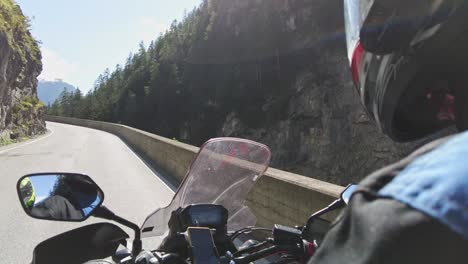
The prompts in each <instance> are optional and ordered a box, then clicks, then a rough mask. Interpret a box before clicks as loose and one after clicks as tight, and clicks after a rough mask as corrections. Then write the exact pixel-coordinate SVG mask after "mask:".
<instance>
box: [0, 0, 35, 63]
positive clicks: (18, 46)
mask: <svg viewBox="0 0 468 264" xmlns="http://www.w3.org/2000/svg"><path fill="white" fill-rule="evenodd" d="M29 27H30V25H29V20H28V19H27V18H26V17H25V16H24V15H23V13H22V12H21V9H20V8H19V7H18V5H17V4H16V3H14V2H13V0H0V35H4V36H5V37H6V40H7V42H8V43H7V44H8V45H9V46H10V47H12V49H13V56H14V59H19V60H20V61H21V62H22V63H27V61H29V60H31V61H33V62H34V63H36V64H40V63H41V52H40V50H39V46H38V45H37V42H36V40H35V39H34V38H33V37H32V36H31V34H30V33H29Z"/></svg>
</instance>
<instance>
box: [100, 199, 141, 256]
mask: <svg viewBox="0 0 468 264" xmlns="http://www.w3.org/2000/svg"><path fill="white" fill-rule="evenodd" d="M93 216H94V217H99V218H104V219H107V220H112V221H115V222H117V223H119V224H122V225H124V226H127V227H130V228H131V229H133V230H134V231H135V239H134V240H133V246H132V255H133V256H134V257H136V256H137V255H138V254H139V253H140V251H141V250H142V242H141V230H140V227H139V226H138V225H136V224H134V223H132V222H130V221H128V220H126V219H123V218H122V217H120V216H118V215H116V214H114V213H113V212H112V211H111V210H109V209H108V208H107V207H105V206H103V205H102V206H100V207H99V208H97V209H96V210H95V211H94V212H93Z"/></svg>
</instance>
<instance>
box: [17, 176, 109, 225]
mask: <svg viewBox="0 0 468 264" xmlns="http://www.w3.org/2000/svg"><path fill="white" fill-rule="evenodd" d="M17 189H18V195H19V198H20V202H21V204H22V206H23V208H24V210H25V212H26V213H27V214H28V215H30V216H32V217H34V218H39V219H48V220H60V221H83V220H85V219H86V218H88V217H89V216H90V215H91V214H92V213H93V211H94V210H95V209H96V208H98V207H99V206H100V205H101V204H102V202H103V200H104V194H103V192H102V190H101V189H100V188H99V186H97V184H96V183H95V182H94V181H93V180H91V178H90V177H89V176H86V175H81V174H68V173H47V174H31V175H26V176H24V177H22V178H21V179H20V180H19V181H18V185H17Z"/></svg>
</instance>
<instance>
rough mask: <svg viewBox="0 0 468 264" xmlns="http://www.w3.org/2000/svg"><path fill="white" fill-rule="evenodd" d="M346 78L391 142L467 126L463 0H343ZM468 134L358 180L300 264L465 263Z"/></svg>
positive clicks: (467, 9) (466, 9)
mask: <svg viewBox="0 0 468 264" xmlns="http://www.w3.org/2000/svg"><path fill="white" fill-rule="evenodd" d="M344 2H345V21H346V31H347V32H346V33H347V36H346V37H347V44H348V55H349V59H350V62H351V63H350V65H351V70H352V74H353V80H354V83H355V85H356V87H357V90H358V92H359V95H360V97H361V100H362V103H363V105H364V106H365V107H366V109H367V111H368V113H369V114H370V116H371V117H372V118H373V119H374V120H375V121H376V124H377V126H378V127H379V128H380V129H381V130H382V131H383V132H384V133H385V134H387V135H388V136H390V137H391V138H392V139H394V140H396V141H413V140H419V139H421V138H423V137H425V136H427V135H429V134H433V133H434V132H436V131H437V130H440V129H442V128H444V127H447V126H450V125H456V126H457V127H458V129H459V130H460V131H463V130H466V129H467V128H468V126H467V124H468V119H467V117H468V109H467V104H466V103H467V102H468V97H467V93H468V92H467V91H468V78H467V77H466V73H467V72H468V64H467V60H466V58H467V57H468V49H467V48H466V47H468V45H467V44H468V37H467V36H466V34H464V33H462V32H464V30H466V29H468V19H466V17H467V16H466V15H467V14H468V2H467V1H457V0H453V1H452V0H445V1H427V0H412V1H401V0H391V1H390V0H374V1H367V0H345V1H344ZM467 155H468V132H462V133H460V134H457V135H454V136H450V137H447V138H442V139H438V140H436V141H433V142H431V143H429V144H427V145H425V146H423V147H422V148H420V149H419V150H417V151H416V152H414V153H413V154H411V155H410V156H409V157H407V158H405V159H403V160H401V161H399V162H397V163H395V164H393V165H390V166H388V167H386V168H384V169H381V170H379V171H377V172H375V173H373V174H371V175H370V176H368V177H367V178H366V179H364V181H362V182H361V183H360V185H359V187H358V188H357V190H356V192H355V193H354V194H353V197H352V199H351V201H350V204H349V206H348V207H347V208H346V209H345V210H343V212H342V214H341V215H340V216H339V217H338V219H337V220H336V221H335V222H334V223H333V224H332V228H331V229H330V231H329V232H328V234H327V235H326V237H325V239H324V241H323V243H322V245H321V246H320V248H319V250H318V251H317V253H316V254H315V256H314V257H313V258H312V259H311V261H310V263H462V262H466V261H467V259H468V250H466V249H467V248H468V164H467V163H466V156H467Z"/></svg>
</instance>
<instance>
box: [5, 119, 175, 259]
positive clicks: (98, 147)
mask: <svg viewBox="0 0 468 264" xmlns="http://www.w3.org/2000/svg"><path fill="white" fill-rule="evenodd" d="M47 127H48V128H49V130H50V132H49V134H48V135H46V136H43V137H40V138H38V139H35V140H31V141H28V142H25V143H22V144H18V145H14V146H8V147H3V148H0V177H1V184H0V201H1V203H0V204H1V205H0V206H1V207H0V209H1V211H0V252H2V253H3V254H2V255H1V256H0V263H30V261H31V257H32V251H33V249H34V246H35V245H37V244H38V243H39V242H41V241H43V240H45V239H47V238H49V237H51V236H54V235H56V234H59V233H62V232H64V231H66V230H70V229H73V228H77V227H79V226H83V225H86V224H90V223H94V222H103V221H105V220H100V219H96V218H90V219H88V220H87V221H86V222H82V223H64V222H53V221H43V220H36V219H32V218H30V217H29V216H27V215H26V214H25V213H24V211H23V209H22V208H21V205H20V203H19V200H18V197H17V194H16V182H17V180H18V178H20V177H21V176H23V175H25V174H28V173H34V172H54V171H61V172H79V173H84V174H87V175H90V176H91V177H92V178H93V180H94V181H95V182H96V183H97V184H98V185H99V186H100V187H101V188H102V189H103V191H104V193H105V201H104V205H106V206H107V207H109V208H110V209H112V210H113V211H114V212H115V213H118V214H119V215H121V216H123V217H125V218H127V219H128V220H130V221H133V222H134V223H137V224H138V225H141V223H142V222H143V220H144V219H145V217H146V216H147V215H148V214H149V213H151V212H152V211H154V210H155V209H156V208H157V207H160V206H164V205H165V204H167V203H169V201H170V199H171V198H172V196H173V189H171V188H170V187H168V186H167V185H166V184H164V182H163V181H162V180H161V179H160V178H159V176H157V173H155V172H153V171H152V170H151V169H150V168H148V167H147V166H146V165H145V164H144V162H143V161H142V160H141V159H140V158H139V157H138V156H137V155H136V154H135V153H134V152H133V151H132V150H131V149H130V148H129V147H128V146H127V145H126V144H125V143H124V142H123V141H122V140H121V139H120V138H118V137H117V136H115V135H113V134H110V133H107V132H103V131H99V130H94V129H89V128H84V127H78V126H72V125H64V124H58V123H52V122H47ZM126 231H128V232H130V234H131V235H132V233H131V231H130V230H128V229H126ZM132 236H133V235H132ZM147 242H150V243H153V242H154V240H151V241H147ZM144 246H145V247H146V248H151V247H154V246H153V245H151V244H149V243H146V245H144Z"/></svg>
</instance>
